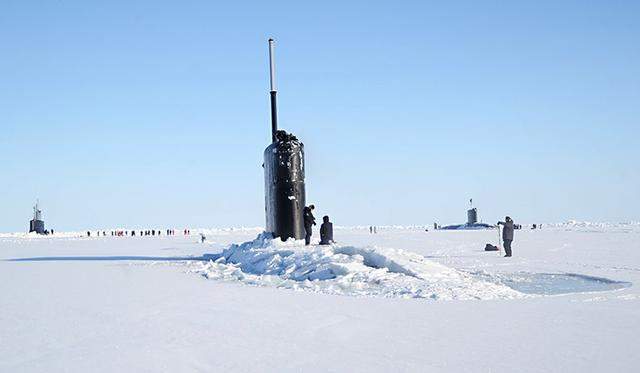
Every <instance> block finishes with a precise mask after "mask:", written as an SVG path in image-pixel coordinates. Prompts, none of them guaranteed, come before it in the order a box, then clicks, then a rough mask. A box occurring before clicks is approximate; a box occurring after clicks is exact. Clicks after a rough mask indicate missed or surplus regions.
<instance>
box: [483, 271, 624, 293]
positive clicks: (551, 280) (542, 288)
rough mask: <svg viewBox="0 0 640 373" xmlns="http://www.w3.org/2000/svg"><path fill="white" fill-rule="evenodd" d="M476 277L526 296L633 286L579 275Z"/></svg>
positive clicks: (545, 274) (532, 274)
mask: <svg viewBox="0 0 640 373" xmlns="http://www.w3.org/2000/svg"><path fill="white" fill-rule="evenodd" d="M475 275H477V276H479V277H481V278H483V279H484V280H489V281H493V282H497V283H501V284H504V285H506V286H508V287H510V288H512V289H513V290H516V291H519V292H521V293H525V294H538V295H558V294H570V293H588V292H597V291H611V290H618V289H623V288H627V287H630V286H631V283H630V282H626V281H615V280H610V279H608V278H604V277H594V276H588V275H581V274H577V273H529V272H516V273H502V274H491V275H490V274H487V273H475Z"/></svg>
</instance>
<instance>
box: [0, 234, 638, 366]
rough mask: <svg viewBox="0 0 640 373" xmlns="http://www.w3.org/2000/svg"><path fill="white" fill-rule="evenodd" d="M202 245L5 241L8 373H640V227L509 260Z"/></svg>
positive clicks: (419, 243) (366, 239)
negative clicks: (548, 372)
mask: <svg viewBox="0 0 640 373" xmlns="http://www.w3.org/2000/svg"><path fill="white" fill-rule="evenodd" d="M177 231H178V230H177ZM191 232H192V235H191V236H183V235H176V236H170V237H167V236H160V237H110V236H107V237H102V236H101V237H93V236H92V237H91V238H86V237H81V236H82V235H83V234H84V233H83V232H78V233H70V234H67V233H58V232H56V234H55V235H54V236H53V237H52V236H47V237H43V236H35V235H27V234H3V235H0V372H43V371H46V372H80V371H91V372H114V371H118V372H145V371H148V372H158V371H170V372H191V371H206V372H210V371H277V372H289V371H292V372H293V371H305V372H306V371H312V372H313V371H318V372H320V371H349V372H388V371H394V372H395V371H411V372H414V371H435V372H440V371H447V372H468V371H474V372H513V371H518V372H540V371H554V372H555V371H557V372H576V371H579V372H601V371H607V372H629V371H636V370H637V369H638V366H640V357H639V356H638V353H637V339H638V335H639V334H640V290H639V288H638V284H640V224H638V223H625V224H609V223H598V224H597V223H579V222H569V223H564V224H558V225H553V226H552V225H548V224H544V225H543V229H542V230H529V229H525V230H522V231H516V239H515V241H514V245H513V247H514V257H513V258H508V259H507V258H502V257H500V256H499V254H498V253H496V252H484V251H483V248H484V245H485V244H486V243H493V244H495V243H496V241H497V232H496V231H430V232H425V231H424V229H423V228H420V227H379V228H378V232H379V233H378V234H369V230H368V227H356V228H347V227H340V228H338V227H336V229H335V236H336V237H335V238H336V239H337V240H338V241H339V244H337V245H335V246H329V247H322V246H311V247H307V248H305V247H304V246H302V245H301V244H300V243H299V242H278V241H271V240H267V239H265V238H264V237H263V236H260V237H258V239H256V236H257V235H258V234H259V229H256V228H242V229H230V228H229V229H202V230H197V229H192V230H191ZM201 232H204V233H205V234H206V236H207V241H206V242H205V243H204V244H202V243H199V238H200V237H199V233H201ZM177 233H178V232H177ZM243 242H245V243H244V244H241V243H243ZM316 243H317V242H316ZM222 258H224V259H222ZM253 285H258V286H253ZM292 289H294V290H292ZM295 290H301V291H295ZM595 290H606V291H595ZM432 295H435V296H432ZM407 298H408V299H407Z"/></svg>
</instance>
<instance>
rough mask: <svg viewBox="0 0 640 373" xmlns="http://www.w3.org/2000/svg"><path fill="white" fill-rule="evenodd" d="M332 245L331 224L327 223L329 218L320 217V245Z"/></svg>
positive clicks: (326, 216)
mask: <svg viewBox="0 0 640 373" xmlns="http://www.w3.org/2000/svg"><path fill="white" fill-rule="evenodd" d="M332 243H333V223H331V222H330V221H329V216H328V215H325V216H323V217H322V225H321V226H320V245H331V244H332Z"/></svg>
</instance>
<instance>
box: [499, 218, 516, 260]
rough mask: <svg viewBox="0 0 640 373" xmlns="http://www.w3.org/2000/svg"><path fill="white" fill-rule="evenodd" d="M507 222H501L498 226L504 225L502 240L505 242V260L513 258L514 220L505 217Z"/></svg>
mask: <svg viewBox="0 0 640 373" xmlns="http://www.w3.org/2000/svg"><path fill="white" fill-rule="evenodd" d="M504 220H505V221H499V222H498V225H503V226H504V228H502V240H503V241H504V252H505V253H506V255H505V258H507V257H510V256H511V242H513V229H514V226H513V220H511V218H510V217H508V216H507V217H505V218H504Z"/></svg>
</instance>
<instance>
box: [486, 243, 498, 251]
mask: <svg viewBox="0 0 640 373" xmlns="http://www.w3.org/2000/svg"><path fill="white" fill-rule="evenodd" d="M498 250H500V249H498V246H495V245H492V244H490V243H488V244H487V245H486V246H485V247H484V251H498Z"/></svg>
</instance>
